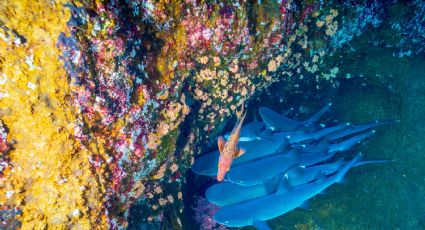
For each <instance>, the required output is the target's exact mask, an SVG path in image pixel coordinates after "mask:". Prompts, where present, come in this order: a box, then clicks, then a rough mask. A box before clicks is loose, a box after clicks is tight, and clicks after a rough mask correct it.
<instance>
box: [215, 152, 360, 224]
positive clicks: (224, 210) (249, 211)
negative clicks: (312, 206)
mask: <svg viewBox="0 0 425 230" xmlns="http://www.w3.org/2000/svg"><path fill="white" fill-rule="evenodd" d="M360 157H361V156H360V155H357V156H356V157H355V158H354V159H353V160H351V161H350V162H349V163H347V164H346V165H344V167H343V168H341V169H340V170H339V171H338V172H337V173H336V174H335V175H333V176H330V177H326V176H325V175H321V176H320V177H319V179H318V180H317V181H316V182H313V183H309V184H304V185H300V186H296V187H293V188H290V189H289V190H288V185H287V184H286V180H282V184H281V185H280V186H279V188H278V190H277V192H276V193H274V194H272V195H269V196H265V197H261V198H258V199H253V200H249V201H246V202H243V203H239V204H234V205H229V206H224V207H221V208H220V209H219V210H218V211H217V212H216V213H215V215H214V220H215V221H217V222H218V223H220V224H223V225H226V226H228V227H244V226H250V225H254V226H257V227H258V228H261V229H270V228H269V227H267V224H266V223H265V221H267V220H270V219H273V218H276V217H278V216H281V215H283V214H285V213H287V212H290V211H291V210H293V209H295V208H297V207H303V206H305V204H306V202H307V201H308V200H309V199H310V198H312V197H314V196H316V195H317V194H319V193H321V192H323V191H324V190H325V189H326V188H328V187H329V186H331V185H332V184H334V183H337V182H341V181H343V178H344V176H345V174H346V173H347V172H348V171H349V170H350V168H351V167H353V166H354V165H355V164H356V162H357V161H359V160H360Z"/></svg>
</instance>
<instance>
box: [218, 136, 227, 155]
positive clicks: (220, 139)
mask: <svg viewBox="0 0 425 230" xmlns="http://www.w3.org/2000/svg"><path fill="white" fill-rule="evenodd" d="M225 144H226V141H225V140H224V137H223V136H219V137H218V151H220V154H221V152H222V151H223V149H224V145H225Z"/></svg>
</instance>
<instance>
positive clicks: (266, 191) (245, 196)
mask: <svg viewBox="0 0 425 230" xmlns="http://www.w3.org/2000/svg"><path fill="white" fill-rule="evenodd" d="M386 162H388V160H367V161H357V162H356V163H355V164H354V165H353V167H356V166H361V165H367V164H376V163H386ZM348 163H349V161H342V159H340V160H338V161H337V162H334V163H329V164H323V165H315V166H310V167H294V168H291V169H289V170H288V171H286V172H285V173H282V174H279V175H278V176H276V177H273V178H271V179H269V180H266V181H264V182H263V183H261V184H256V185H251V186H243V185H238V184H234V183H232V182H230V181H225V182H223V183H218V184H214V185H212V186H211V187H209V188H208V189H207V190H206V192H205V197H206V198H207V199H208V201H209V202H211V203H213V204H216V205H218V206H227V205H232V204H237V203H241V202H244V201H248V200H252V199H255V198H259V197H263V196H267V195H271V194H273V193H275V192H276V189H277V187H278V185H279V182H281V181H282V180H283V179H286V180H287V181H288V186H289V187H294V186H298V185H302V184H307V183H310V182H313V181H314V180H316V179H318V176H319V175H320V174H321V173H323V174H325V175H326V176H329V175H331V174H333V173H335V172H337V171H338V169H340V168H341V167H343V166H345V165H346V164H348ZM289 187H288V188H289Z"/></svg>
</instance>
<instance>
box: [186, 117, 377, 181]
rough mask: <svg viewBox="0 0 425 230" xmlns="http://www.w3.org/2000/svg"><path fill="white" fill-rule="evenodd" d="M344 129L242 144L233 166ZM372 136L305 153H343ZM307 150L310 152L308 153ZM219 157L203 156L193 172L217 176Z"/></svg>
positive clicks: (215, 153) (284, 134)
mask: <svg viewBox="0 0 425 230" xmlns="http://www.w3.org/2000/svg"><path fill="white" fill-rule="evenodd" d="M344 127H346V125H345V124H342V125H340V126H337V127H329V128H324V129H323V130H320V131H319V133H318V134H310V133H307V134H305V135H304V136H303V135H301V134H295V135H293V134H294V132H279V133H272V134H271V136H270V138H273V139H274V140H275V141H272V140H268V139H267V140H266V139H263V140H254V141H248V142H240V143H239V147H240V148H243V149H245V151H246V153H245V154H244V155H242V156H241V157H238V158H235V159H234V160H233V166H237V165H239V164H242V163H246V162H249V161H253V160H255V159H257V158H264V157H267V156H270V155H273V154H276V153H278V152H281V151H283V150H285V149H286V147H287V146H288V144H289V143H296V142H295V141H294V139H296V140H297V141H304V140H316V139H319V138H322V137H324V136H326V135H329V134H330V133H332V132H334V131H338V130H340V129H343V128H344ZM371 134H372V133H370V132H369V133H367V134H361V135H358V136H354V137H352V138H349V139H347V140H345V141H342V142H341V143H337V144H330V145H329V144H328V143H327V142H326V141H324V142H325V143H324V144H323V146H321V147H319V146H315V145H308V144H307V145H306V148H305V151H304V152H319V151H321V150H324V149H326V150H328V151H330V152H332V151H343V150H346V149H349V148H350V147H351V146H353V145H354V144H356V143H358V142H359V141H361V140H363V139H365V138H367V137H368V136H370V135H371ZM291 135H292V136H291ZM329 146H330V147H329ZM307 149H309V150H308V151H307ZM310 149H311V150H310ZM219 156H220V153H219V151H212V152H209V153H206V154H203V155H202V156H200V157H198V158H197V159H196V160H195V162H194V164H193V165H192V167H191V170H192V171H193V172H194V173H196V174H199V175H205V176H216V175H217V168H218V167H217V165H218V159H219Z"/></svg>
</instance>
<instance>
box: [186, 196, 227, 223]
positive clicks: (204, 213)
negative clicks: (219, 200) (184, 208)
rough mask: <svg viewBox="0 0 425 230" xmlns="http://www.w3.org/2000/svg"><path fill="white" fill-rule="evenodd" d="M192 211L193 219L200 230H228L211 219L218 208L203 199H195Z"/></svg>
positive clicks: (200, 197)
mask: <svg viewBox="0 0 425 230" xmlns="http://www.w3.org/2000/svg"><path fill="white" fill-rule="evenodd" d="M192 209H193V211H194V212H195V216H194V219H195V221H196V222H197V223H198V224H199V225H200V226H199V227H200V229H201V230H209V229H221V230H224V229H228V228H226V227H225V226H223V225H221V224H219V223H217V222H216V221H215V220H214V219H213V216H214V214H215V213H216V212H217V211H218V209H219V206H217V205H214V204H213V203H210V202H208V200H207V199H205V198H204V197H202V196H199V197H197V199H196V202H195V206H193V207H192Z"/></svg>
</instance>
